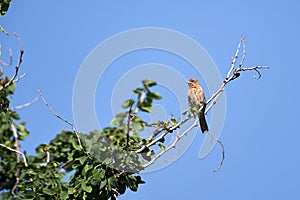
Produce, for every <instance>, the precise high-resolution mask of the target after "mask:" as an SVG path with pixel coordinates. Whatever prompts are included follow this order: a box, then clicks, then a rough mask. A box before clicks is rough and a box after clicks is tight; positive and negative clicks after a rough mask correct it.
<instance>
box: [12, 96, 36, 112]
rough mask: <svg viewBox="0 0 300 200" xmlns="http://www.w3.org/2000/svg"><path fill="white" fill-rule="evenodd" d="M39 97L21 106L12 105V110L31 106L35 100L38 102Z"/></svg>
mask: <svg viewBox="0 0 300 200" xmlns="http://www.w3.org/2000/svg"><path fill="white" fill-rule="evenodd" d="M37 100H38V98H37V97H35V98H34V99H33V100H32V101H30V102H28V103H25V104H23V105H19V106H15V107H12V108H11V109H10V110H12V111H15V110H18V109H21V108H26V107H28V106H31V105H32V104H34V103H35V102H37Z"/></svg>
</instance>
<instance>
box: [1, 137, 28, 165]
mask: <svg viewBox="0 0 300 200" xmlns="http://www.w3.org/2000/svg"><path fill="white" fill-rule="evenodd" d="M0 146H1V147H3V148H5V149H8V150H10V151H13V152H15V153H17V154H20V155H21V156H22V157H23V162H24V165H25V167H28V164H27V159H26V156H25V154H24V153H23V152H21V151H18V150H16V149H13V148H10V147H8V146H6V145H4V144H1V143H0Z"/></svg>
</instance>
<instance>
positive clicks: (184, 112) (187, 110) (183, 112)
mask: <svg viewBox="0 0 300 200" xmlns="http://www.w3.org/2000/svg"><path fill="white" fill-rule="evenodd" d="M189 111H190V109H186V110H184V111H182V115H186V114H187V113H188V112H189Z"/></svg>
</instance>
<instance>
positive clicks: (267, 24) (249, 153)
mask: <svg viewBox="0 0 300 200" xmlns="http://www.w3.org/2000/svg"><path fill="white" fill-rule="evenodd" d="M299 10H300V3H299V1H296V0H290V1H285V2H283V1H277V0H276V1H271V0H268V1H266V0H265V1H264V0H262V1H257V0H253V1H233V0H228V1H215V0H212V1H196V0H193V1H185V2H182V3H179V2H176V1H169V0H164V1H156V0H152V1H145V0H139V1H130V0H128V1H109V3H108V2H107V3H106V2H104V1H95V0H94V1H86V2H83V1H81V2H80V3H78V2H75V1H68V0H65V1H60V2H57V3H54V2H53V1H33V0H27V1H16V0H13V1H12V3H11V7H10V9H9V12H8V13H7V15H5V16H4V17H2V18H1V20H0V23H1V25H2V26H4V28H5V29H6V30H7V31H8V32H10V33H13V32H17V33H18V34H19V36H20V37H21V39H22V42H23V44H24V48H25V55H24V63H23V65H22V69H21V72H26V73H27V76H26V78H24V79H22V80H21V81H20V82H19V84H18V86H17V92H16V95H14V96H13V98H12V104H13V105H19V104H23V103H26V102H28V101H31V100H32V99H34V98H35V97H36V96H38V93H37V89H38V88H40V89H41V90H42V91H43V93H44V95H45V97H46V98H47V100H48V102H49V103H50V104H51V105H52V107H53V108H55V110H56V111H57V112H58V113H60V114H61V115H62V116H64V117H65V118H67V119H70V121H73V112H72V94H73V87H74V82H75V79H76V75H77V72H78V70H79V68H80V65H81V64H82V63H83V61H84V59H85V58H86V57H87V56H88V55H89V53H90V52H91V51H92V50H93V49H94V48H95V47H96V46H97V45H98V44H100V43H101V42H103V41H105V40H106V39H108V38H110V37H111V36H113V35H115V34H118V33H120V32H123V31H127V30H130V29H135V28H143V27H160V28H167V29H171V30H174V31H178V32H180V33H183V34H185V35H187V36H189V37H190V38H192V39H193V40H195V41H196V42H198V43H199V44H201V45H202V46H203V48H205V49H206V51H207V53H208V54H209V55H210V56H211V58H212V59H213V61H214V62H215V64H216V66H217V67H218V70H219V71H220V74H221V76H222V77H224V76H225V75H226V72H227V70H228V67H229V66H230V62H231V57H232V56H233V54H234V52H235V49H236V46H237V44H238V42H239V39H240V36H241V35H246V36H247V38H246V45H247V57H246V61H245V65H246V66H249V67H250V66H253V65H269V66H271V69H270V70H264V71H262V78H261V79H260V80H255V79H253V78H252V75H255V74H253V73H251V72H249V73H247V72H246V73H244V74H242V76H241V78H239V79H237V80H236V81H234V82H232V84H230V85H228V87H227V88H226V95H227V101H226V119H225V124H224V128H223V130H222V134H221V138H220V139H221V140H222V141H223V143H224V145H225V148H226V159H225V162H224V166H223V168H222V169H221V170H220V171H219V172H218V173H212V172H210V170H211V169H213V168H214V167H216V166H217V165H218V162H219V160H220V148H219V147H218V146H216V147H215V148H214V149H213V151H212V152H211V153H210V154H209V155H208V156H207V157H205V158H204V159H199V158H198V153H199V148H200V146H201V144H202V142H203V140H204V136H203V135H202V134H200V133H199V134H197V135H196V137H195V140H194V141H193V144H192V145H191V146H190V148H189V149H188V150H187V151H186V152H185V153H184V154H183V156H182V157H180V159H178V160H177V161H176V162H174V163H173V164H171V165H170V166H168V167H166V168H164V169H161V170H158V171H155V172H151V173H146V174H142V178H143V179H144V180H145V181H146V184H144V185H141V187H140V188H139V190H138V192H131V191H129V190H128V191H127V192H126V194H125V195H123V196H122V197H120V199H130V200H134V199H145V200H150V199H154V198H155V199H176V200H177V199H178V200H180V199H212V200H219V199H245V200H248V199H249V200H250V199H251V200H252V199H300V193H299V186H300V172H299V170H298V167H299V164H300V156H299V152H300V150H299V141H300V135H299V129H298V125H297V124H298V123H299V116H298V115H299V112H300V109H299V105H298V102H299V101H300V98H299V88H298V86H299V74H300V69H299V63H298V62H299V61H298V60H297V57H298V56H299V46H300V40H299V35H300V27H299V18H300V16H299ZM0 40H1V44H2V48H3V56H4V57H5V56H7V54H8V53H7V52H5V48H6V49H7V48H9V47H13V49H14V53H15V54H17V53H18V45H17V42H16V40H15V39H14V38H13V37H6V36H4V34H1V35H0ZM108 51H114V49H109V50H108ZM135 53H136V54H135ZM135 53H130V54H128V55H123V56H122V57H121V58H120V59H119V60H117V61H116V62H114V63H112V67H111V68H110V69H109V70H107V75H106V76H105V77H104V79H103V80H102V81H103V82H104V83H102V85H101V86H100V85H99V87H98V89H97V96H96V97H95V98H96V102H97V103H96V105H95V107H96V109H97V110H98V112H97V116H98V117H99V121H101V123H102V124H104V125H103V126H105V125H106V126H108V125H109V121H110V120H111V118H112V116H111V113H110V111H109V110H105V108H103V109H104V110H102V109H101V106H102V105H105V104H107V103H110V100H108V99H107V98H108V96H109V94H110V93H109V90H112V88H113V87H114V85H115V84H116V81H118V77H121V76H122V75H123V74H126V72H128V71H129V70H130V69H131V67H132V68H133V67H136V66H139V65H142V64H147V63H160V64H167V65H168V66H171V67H174V69H176V70H178V71H179V72H180V73H181V75H182V76H183V77H185V78H189V77H191V76H196V77H197V78H198V79H201V80H202V78H201V77H200V76H199V75H198V74H197V75H193V72H194V71H193V70H192V67H190V65H189V64H188V63H186V62H185V61H183V60H182V59H180V58H179V57H178V56H174V55H170V54H168V53H166V52H163V51H162V52H159V51H153V52H151V51H149V52H148V51H147V50H144V51H137V52H135ZM127 56H128V57H127ZM6 58H7V57H6ZM15 60H16V58H15ZM185 65H186V68H184V69H183V68H180V67H182V66H185ZM122 66H124V68H122ZM176 67H178V68H176ZM149 76H150V75H149ZM116 77H117V78H116ZM144 78H146V77H142V76H141V80H142V79H144ZM165 78H166V79H170V80H172V77H169V76H166V77H165ZM110 80H111V81H110ZM113 81H114V82H113ZM177 84H178V85H180V84H185V83H184V82H183V83H179V82H178V83H177ZM297 85H298V86H297ZM184 87H185V89H186V90H187V87H186V86H184ZM204 89H205V91H206V94H207V93H208V89H207V88H206V87H205V85H204ZM184 93H185V91H184ZM164 94H165V96H164V95H163V97H164V99H166V102H163V101H162V103H168V104H170V102H171V104H172V100H168V98H173V97H172V96H171V95H170V96H171V97H169V96H168V93H164ZM207 96H209V95H207ZM174 102H175V101H174ZM106 109H107V108H106ZM168 109H169V107H168ZM168 109H167V112H168V113H167V114H169V113H174V114H176V113H180V112H181V111H180V110H168ZM19 113H20V115H21V117H22V119H23V120H24V121H26V122H27V128H28V129H29V131H30V133H31V135H30V137H29V138H28V139H27V141H26V143H24V144H23V147H22V148H23V149H26V150H27V152H28V153H33V152H34V149H35V146H37V145H38V144H40V143H42V142H49V141H50V140H51V139H52V138H54V137H55V135H56V134H57V133H59V132H60V131H61V130H62V129H67V128H69V127H67V125H66V124H63V123H62V122H61V121H59V120H58V119H56V118H55V117H53V116H52V115H51V114H50V113H49V111H48V110H47V109H46V107H45V106H44V105H43V103H42V102H41V101H38V102H37V103H36V104H34V105H32V106H31V107H29V108H25V109H22V110H20V111H19Z"/></svg>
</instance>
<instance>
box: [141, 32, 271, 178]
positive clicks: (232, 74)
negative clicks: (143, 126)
mask: <svg viewBox="0 0 300 200" xmlns="http://www.w3.org/2000/svg"><path fill="white" fill-rule="evenodd" d="M244 41H245V36H242V37H241V40H240V42H239V44H238V46H237V49H236V52H235V55H234V57H233V58H232V62H231V67H230V68H229V71H228V72H227V76H226V78H225V79H224V80H223V84H222V85H221V86H220V88H219V89H218V90H217V91H216V92H215V93H214V94H213V95H212V96H211V97H210V98H209V99H208V101H207V105H208V106H207V108H206V110H205V114H206V113H207V112H208V111H209V110H210V109H212V107H213V106H214V105H215V104H216V103H217V100H218V98H219V97H220V95H221V94H222V93H223V92H224V90H225V86H226V85H227V84H228V83H229V82H230V81H233V80H234V79H236V78H238V77H239V76H240V73H241V72H243V71H256V72H257V73H258V76H254V78H256V79H259V78H260V77H261V73H260V71H259V70H260V69H269V66H262V65H259V66H254V67H250V68H243V67H242V65H243V63H244V60H245V58H246V45H245V43H244ZM241 47H243V54H242V57H241V61H240V63H239V66H238V67H237V68H235V65H236V62H237V59H238V55H239V51H240V48H241ZM191 118H192V115H189V116H187V117H186V118H185V119H184V120H182V121H181V122H179V123H178V124H176V125H175V126H171V127H163V128H162V127H161V128H160V129H157V130H155V134H153V135H152V136H154V138H151V142H150V143H149V144H147V145H145V146H143V147H142V148H140V149H138V150H137V151H136V152H137V153H140V152H142V151H143V150H144V149H146V148H149V147H151V146H152V145H155V144H156V143H157V142H158V141H160V139H162V138H164V137H165V136H166V135H167V134H169V133H171V132H173V130H175V129H177V128H179V127H181V125H183V124H184V123H186V122H187V121H188V120H190V119H191ZM197 122H198V120H196V121H195V122H194V124H193V125H191V126H190V127H189V128H188V129H187V130H185V131H184V132H183V133H182V134H180V135H178V136H177V137H176V139H175V140H174V141H173V142H172V143H171V144H170V145H169V146H168V147H166V149H165V150H164V151H161V152H160V153H158V154H157V155H156V156H155V157H154V158H153V159H152V160H151V161H150V162H148V163H146V164H145V165H144V168H146V167H148V166H149V165H151V164H153V163H154V162H155V161H156V160H157V159H158V158H159V157H161V156H162V155H163V154H165V153H166V152H167V151H169V150H170V149H172V148H174V147H175V146H176V144H177V143H178V142H179V140H180V139H181V138H182V137H183V136H184V135H186V134H187V133H188V132H189V131H190V130H191V129H192V128H194V127H196V126H197ZM161 131H164V133H163V134H161V135H160V136H159V137H157V138H155V137H156V136H157V135H158V134H159V133H160V132H161ZM208 134H209V135H210V136H211V137H212V139H214V140H215V141H216V142H218V143H219V145H220V146H221V148H222V159H221V161H220V164H219V166H218V167H217V168H216V169H215V170H212V171H213V172H217V171H218V170H219V169H221V167H222V165H223V162H224V159H225V147H224V145H223V143H222V142H221V141H220V140H219V139H218V138H216V137H215V136H214V135H213V134H212V133H210V132H208Z"/></svg>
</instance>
